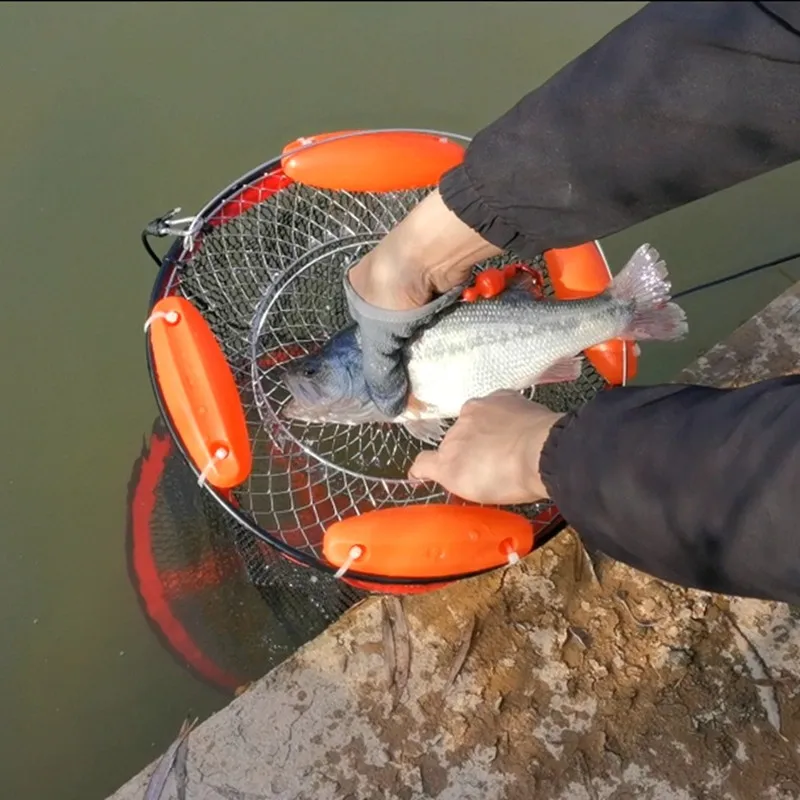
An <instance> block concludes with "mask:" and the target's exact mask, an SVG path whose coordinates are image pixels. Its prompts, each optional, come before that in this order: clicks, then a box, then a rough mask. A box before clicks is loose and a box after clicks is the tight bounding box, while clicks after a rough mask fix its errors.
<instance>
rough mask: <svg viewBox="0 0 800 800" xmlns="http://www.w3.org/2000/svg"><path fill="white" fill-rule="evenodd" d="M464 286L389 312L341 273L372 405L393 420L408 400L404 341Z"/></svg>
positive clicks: (459, 292) (453, 298)
mask: <svg viewBox="0 0 800 800" xmlns="http://www.w3.org/2000/svg"><path fill="white" fill-rule="evenodd" d="M462 289H463V286H457V287H455V288H453V289H451V290H450V291H448V292H446V293H445V294H442V295H439V297H436V298H434V299H433V300H431V301H430V302H429V303H426V304H425V305H424V306H421V307H420V308H412V309H409V310H408V311H388V310H386V309H382V308H377V307H376V306H373V305H371V304H370V303H368V302H367V301H366V300H364V299H363V298H361V296H360V295H358V294H357V293H356V291H355V289H353V287H352V285H351V284H350V278H349V277H348V274H347V273H345V275H344V292H345V297H346V298H347V306H348V309H349V310H350V315H351V316H352V317H353V320H354V321H355V322H356V324H357V325H358V328H359V332H360V334H361V350H362V357H363V361H364V379H365V380H366V383H367V388H368V390H369V393H370V396H371V397H372V400H373V402H374V403H375V405H376V406H377V407H378V408H379V409H380V410H381V412H382V413H384V414H386V415H387V417H389V418H391V419H393V418H394V417H396V416H398V415H399V414H401V413H402V412H403V410H404V409H405V407H406V403H407V401H408V389H409V387H408V375H407V374H406V369H405V365H404V363H403V347H404V345H405V343H406V341H407V340H408V339H409V338H410V337H411V336H413V335H414V333H416V332H417V331H418V330H419V329H420V328H422V327H423V326H424V325H425V324H426V323H428V322H429V321H430V320H432V319H433V318H434V317H435V316H436V315H437V314H438V313H439V312H440V311H442V310H444V309H445V308H446V307H447V306H450V305H452V304H453V303H455V302H457V301H458V299H459V296H460V295H461V291H462Z"/></svg>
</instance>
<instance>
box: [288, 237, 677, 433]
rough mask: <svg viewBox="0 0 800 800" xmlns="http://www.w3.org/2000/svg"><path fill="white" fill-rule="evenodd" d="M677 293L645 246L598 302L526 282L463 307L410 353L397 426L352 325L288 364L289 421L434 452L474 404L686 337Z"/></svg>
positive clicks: (422, 336) (419, 338) (438, 322)
mask: <svg viewBox="0 0 800 800" xmlns="http://www.w3.org/2000/svg"><path fill="white" fill-rule="evenodd" d="M670 289H671V284H670V282H669V280H668V278H667V268H666V265H665V264H664V261H663V260H661V258H660V256H659V253H658V251H657V250H656V249H655V248H653V247H651V246H650V245H648V244H644V245H642V246H641V247H640V248H638V249H637V250H636V252H635V253H634V254H633V255H632V256H631V258H630V260H629V261H628V263H627V264H626V265H625V267H624V268H623V269H622V270H621V271H620V273H619V274H618V275H617V276H615V277H614V279H613V280H612V282H611V284H610V285H609V287H608V289H607V290H606V291H605V292H603V293H602V294H600V295H597V296H595V297H591V298H587V299H582V300H568V301H564V300H553V299H547V300H537V299H535V298H534V297H533V295H532V294H531V292H530V291H529V286H526V285H525V281H524V279H523V280H522V281H519V282H516V283H515V284H512V285H511V286H509V287H508V288H507V289H506V290H505V291H504V292H503V293H502V294H500V295H498V296H497V297H495V298H492V299H488V300H478V301H476V302H474V303H457V304H455V305H454V306H452V307H450V308H448V309H446V310H445V311H444V312H443V313H442V314H440V315H439V316H438V317H437V318H436V319H435V320H434V321H433V322H432V323H431V324H429V325H428V326H427V327H425V328H424V329H423V330H422V331H421V332H420V333H418V334H417V335H416V336H415V337H413V338H412V340H411V341H410V342H409V343H408V344H407V345H406V349H405V353H404V359H405V366H406V369H407V371H408V377H409V384H410V398H409V403H408V405H407V408H406V410H405V411H404V412H403V413H402V414H401V415H400V416H398V417H396V418H395V419H387V418H386V417H385V416H383V415H382V414H381V413H380V412H379V411H378V409H377V407H376V406H375V404H374V403H373V402H372V400H371V399H370V395H369V391H368V389H367V385H366V383H365V381H364V375H363V368H362V355H361V349H360V336H359V331H358V328H357V327H356V326H355V325H351V326H349V327H347V328H345V329H344V330H342V331H340V332H339V333H337V334H336V335H335V336H333V337H332V338H331V339H330V340H329V341H328V342H326V344H325V345H324V346H323V347H322V348H321V350H320V351H319V352H317V353H313V354H311V355H308V356H304V357H302V358H300V359H297V360H295V361H293V362H291V363H290V364H289V365H287V367H286V368H285V370H284V374H283V377H284V381H285V384H286V386H287V388H288V389H289V392H290V394H291V400H290V401H289V402H288V403H287V404H286V406H284V409H283V414H284V415H285V416H286V417H287V418H289V419H295V420H304V421H307V422H317V423H320V422H333V423H339V424H350V425H356V424H361V423H366V422H394V423H398V424H401V425H404V426H405V427H406V428H407V429H408V431H409V432H410V433H411V434H413V435H414V436H416V437H417V438H419V439H422V440H423V441H426V442H430V443H434V444H435V443H436V442H438V441H439V440H440V439H441V437H442V435H443V432H444V426H443V424H442V423H443V422H444V421H445V420H448V419H454V418H456V417H458V415H459V413H460V411H461V407H462V406H463V405H464V404H465V403H466V402H467V401H468V400H470V399H473V398H479V397H485V396H486V395H488V394H491V393H492V392H495V391H497V390H500V389H511V390H518V391H524V390H525V389H528V388H532V387H534V386H536V385H539V384H544V383H558V382H563V381H574V380H576V379H577V378H578V377H579V376H580V373H581V363H582V361H581V359H582V352H583V351H584V350H585V349H586V348H588V347H592V346H593V345H596V344H600V343H602V342H606V341H608V340H609V339H615V338H622V339H626V340H633V341H640V340H648V339H649V340H661V341H671V340H676V339H680V338H682V337H683V336H684V335H685V334H686V333H687V331H688V325H687V322H686V315H685V314H684V312H683V310H682V309H681V308H680V306H678V305H676V304H675V303H674V302H671V301H670Z"/></svg>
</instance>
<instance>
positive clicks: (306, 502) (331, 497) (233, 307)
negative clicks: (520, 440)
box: [165, 174, 605, 571]
mask: <svg viewBox="0 0 800 800" xmlns="http://www.w3.org/2000/svg"><path fill="white" fill-rule="evenodd" d="M276 189H277V191H276ZM428 191H429V189H424V190H414V191H403V192H390V193H382V194H373V193H350V192H345V191H336V192H331V191H322V190H318V189H314V188H311V187H307V186H302V185H298V184H294V183H290V182H288V181H286V180H285V179H284V180H282V179H281V176H280V175H275V174H273V175H269V174H266V175H264V176H262V177H261V178H258V179H256V180H254V181H253V182H251V184H250V185H248V186H247V187H244V189H243V190H242V191H241V192H240V193H239V194H238V195H237V197H238V198H239V199H234V200H228V201H227V202H226V204H225V205H223V206H221V207H220V208H217V209H215V210H214V212H213V214H215V215H216V216H213V215H212V216H210V217H209V218H208V219H207V221H206V223H205V225H204V227H203V229H202V231H201V233H200V234H199V235H198V236H197V238H196V241H195V243H194V245H193V247H192V248H191V249H190V250H187V249H184V252H183V253H182V255H181V257H180V259H179V262H178V264H177V268H176V269H175V271H174V272H173V273H172V276H171V278H170V281H169V284H168V286H167V287H166V289H165V291H166V292H170V293H172V292H174V293H178V294H181V295H183V296H184V297H185V298H186V299H187V300H189V301H191V302H192V303H193V304H194V305H195V306H196V307H197V308H198V309H199V310H200V311H201V313H202V314H203V315H204V317H205V319H206V321H207V322H208V324H209V325H210V327H211V329H212V331H213V333H214V334H215V335H216V337H217V339H218V341H219V342H220V345H221V347H222V349H223V352H224V353H225V356H226V358H227V360H228V363H229V365H230V367H231V369H232V371H233V374H234V377H235V379H236V381H237V385H238V389H239V393H240V396H241V400H242V403H243V407H244V409H245V414H246V418H247V423H248V428H249V434H250V441H251V445H252V455H253V469H252V472H251V475H250V477H249V478H248V480H247V481H246V482H245V483H244V484H243V485H241V486H240V487H239V488H238V489H237V490H236V492H235V502H236V504H237V505H238V506H239V510H240V512H243V513H244V514H246V515H249V516H250V518H251V519H252V521H253V522H254V523H255V525H256V526H258V527H259V528H260V529H262V530H264V531H266V532H268V533H269V534H271V535H272V536H275V537H277V538H279V539H281V540H282V541H283V542H285V543H286V544H287V545H289V546H290V547H292V548H294V549H295V550H297V551H299V552H304V553H306V554H308V555H310V556H313V557H315V558H320V557H321V542H322V535H323V532H324V530H325V528H326V527H328V526H329V525H330V524H331V523H332V522H334V521H336V520H337V519H340V518H342V517H344V516H348V515H351V514H353V513H358V512H362V511H364V510H366V509H371V508H380V507H384V506H387V505H402V504H419V503H433V502H436V503H440V502H460V501H459V500H458V499H457V498H454V497H451V496H450V495H449V494H448V493H447V492H445V491H444V490H442V489H440V488H435V487H434V488H432V487H430V486H421V487H420V486H416V487H415V486H412V485H411V484H409V483H408V482H407V481H406V479H405V477H404V476H405V475H406V473H407V470H408V467H409V466H410V464H411V463H412V461H413V459H414V457H415V456H416V454H417V453H418V452H419V450H420V448H421V447H423V446H426V445H423V444H422V443H420V442H419V441H418V440H417V439H415V438H414V437H412V436H411V435H409V434H408V433H407V431H406V430H405V429H404V428H402V427H401V426H396V425H391V424H364V425H355V426H347V425H336V424H325V425H320V424H311V423H304V422H296V421H289V420H286V419H285V418H283V417H282V416H281V414H280V411H281V408H282V406H283V405H284V404H285V403H286V402H287V400H288V392H287V390H286V389H285V387H284V385H283V383H282V381H281V377H280V376H281V371H282V369H283V367H284V366H285V364H286V363H287V361H289V360H291V359H293V358H297V357H299V356H302V355H305V354H306V353H308V352H310V351H312V350H313V349H315V348H316V347H317V346H319V345H320V344H322V343H323V342H324V341H325V340H326V339H328V338H329V337H330V336H331V335H332V334H333V333H335V332H336V331H338V330H340V329H341V328H342V327H344V326H345V325H347V324H348V323H349V322H350V317H349V314H348V312H347V307H346V302H345V298H344V293H343V290H342V280H341V278H342V273H343V271H344V270H345V268H346V267H347V266H349V265H350V264H353V263H355V262H356V261H357V260H358V259H359V258H360V257H361V256H362V255H364V254H365V253H366V252H368V251H369V250H370V249H371V248H372V247H374V245H375V244H376V243H377V242H378V241H379V240H380V239H381V238H382V236H383V235H384V234H386V233H387V232H388V231H389V230H390V229H391V228H392V227H394V226H395V225H396V224H397V223H398V222H399V221H400V220H401V219H402V218H403V217H405V216H406V215H407V214H408V212H409V211H410V210H411V209H412V208H413V207H414V206H415V205H416V204H417V203H418V202H419V201H420V200H421V199H422V198H423V197H424V196H425V195H426V194H427V193H428ZM520 261H522V259H520V258H518V257H516V256H515V255H514V254H505V255H504V256H502V257H499V258H495V259H491V260H489V261H486V262H484V263H483V264H481V265H480V266H479V267H478V268H476V271H477V270H478V269H484V268H486V267H489V266H499V265H502V264H506V263H512V262H520ZM528 263H531V262H528ZM532 265H533V266H534V267H536V268H537V269H538V270H539V271H540V272H541V273H542V276H543V278H544V287H545V293H546V294H552V288H551V286H550V283H549V280H548V278H547V270H546V267H545V264H544V262H543V261H541V260H537V261H536V262H533V263H532ZM604 386H605V383H604V381H603V379H602V377H601V376H600V375H599V374H598V373H597V372H596V371H595V370H594V369H593V367H592V366H591V365H590V364H589V363H588V362H587V361H586V360H585V359H584V367H583V371H582V374H581V376H580V378H579V379H578V380H577V381H575V382H573V383H571V384H553V385H548V386H544V387H541V388H538V389H537V390H536V391H535V392H533V393H530V394H529V396H532V397H533V398H534V399H536V400H538V401H539V402H542V403H544V404H545V405H547V406H549V407H550V408H552V409H553V410H557V411H568V410H570V409H573V408H576V407H578V406H579V405H581V404H582V403H584V402H585V401H586V400H588V399H589V398H591V397H592V396H594V395H595V394H596V393H597V392H598V391H600V390H601V389H603V388H604ZM516 510H518V511H520V512H522V513H524V514H525V515H526V516H527V517H528V518H529V519H531V520H532V521H533V522H534V523H536V522H537V520H541V521H542V526H543V527H544V526H545V525H546V524H547V523H549V521H550V520H551V519H552V517H553V509H552V507H551V506H550V505H549V504H547V503H540V504H534V505H531V506H525V507H518V508H517V509H516ZM251 550H252V548H251ZM248 552H249V551H248ZM243 555H245V557H246V559H247V560H248V561H253V559H256V558H257V557H258V558H260V557H261V556H258V554H257V553H255V552H254V551H253V552H249V554H245V553H243ZM250 568H251V571H252V570H253V569H254V566H253V564H251V565H250ZM256 571H257V569H256Z"/></svg>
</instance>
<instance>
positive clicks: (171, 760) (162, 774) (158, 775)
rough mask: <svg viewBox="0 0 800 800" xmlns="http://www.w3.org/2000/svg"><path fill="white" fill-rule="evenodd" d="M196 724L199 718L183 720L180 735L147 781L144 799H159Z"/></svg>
mask: <svg viewBox="0 0 800 800" xmlns="http://www.w3.org/2000/svg"><path fill="white" fill-rule="evenodd" d="M196 724H197V719H194V720H193V721H191V722H190V721H189V720H188V719H186V720H184V721H183V724H182V725H181V729H180V731H178V736H177V737H176V739H175V741H174V742H173V743H172V744H171V745H170V746H169V748H168V750H167V752H166V753H164V755H163V756H161V758H160V759H159V761H158V764H156V768H155V769H154V770H153V774H152V775H151V776H150V780H149V781H148V782H147V789H146V790H145V794H144V800H159V798H160V797H161V795H162V794H163V792H164V787H165V786H166V785H167V780H168V779H169V775H170V772H172V768H173V766H174V765H175V761H176V758H177V757H178V750H179V749H180V747H181V745H182V744H183V742H184V741H185V740H186V738H187V737H188V736H189V734H190V733H191V732H192V729H193V728H194V726H195V725H196Z"/></svg>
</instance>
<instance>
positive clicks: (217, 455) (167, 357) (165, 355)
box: [147, 296, 252, 490]
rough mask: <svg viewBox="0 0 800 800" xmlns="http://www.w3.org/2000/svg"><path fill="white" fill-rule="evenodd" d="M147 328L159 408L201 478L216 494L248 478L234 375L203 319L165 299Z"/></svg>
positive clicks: (180, 301)
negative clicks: (166, 414) (164, 411)
mask: <svg viewBox="0 0 800 800" xmlns="http://www.w3.org/2000/svg"><path fill="white" fill-rule="evenodd" d="M147 327H148V329H149V331H150V344H151V347H152V351H153V362H154V366H155V371H156V375H157V377H158V383H159V386H160V387H161V393H162V396H163V399H164V405H165V407H166V409H167V411H168V412H169V415H170V417H171V418H172V421H173V424H174V426H175V429H176V431H177V433H178V435H179V436H180V439H181V441H182V442H183V444H184V446H185V447H186V450H187V452H188V454H189V457H190V458H191V459H192V461H193V462H194V464H195V466H196V467H197V469H198V470H199V471H200V473H201V479H203V480H205V481H207V482H208V483H209V484H211V485H212V486H214V487H215V488H217V489H223V490H224V489H230V488H232V487H234V486H237V485H239V484H240V483H241V482H242V481H244V480H245V479H246V478H247V476H248V475H249V474H250V470H251V468H252V453H251V449H250V440H249V436H248V431H247V422H246V420H245V415H244V410H243V408H242V404H241V402H240V400H239V392H238V390H237V388H236V383H235V381H234V378H233V374H232V373H231V371H230V369H229V368H228V363H227V361H226V360H225V356H224V354H223V352H222V349H221V348H220V346H219V344H218V342H217V340H216V338H215V336H214V334H213V333H212V331H211V329H210V328H209V326H208V324H207V323H206V321H205V319H204V318H203V316H202V314H201V313H200V312H199V311H198V310H197V309H196V308H195V307H194V306H193V305H192V304H191V303H190V302H189V301H188V300H186V299H184V298H183V297H178V296H169V297H164V298H162V299H161V300H159V301H158V302H157V303H156V304H155V306H154V307H153V310H152V312H151V315H150V318H149V319H148V323H147Z"/></svg>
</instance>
